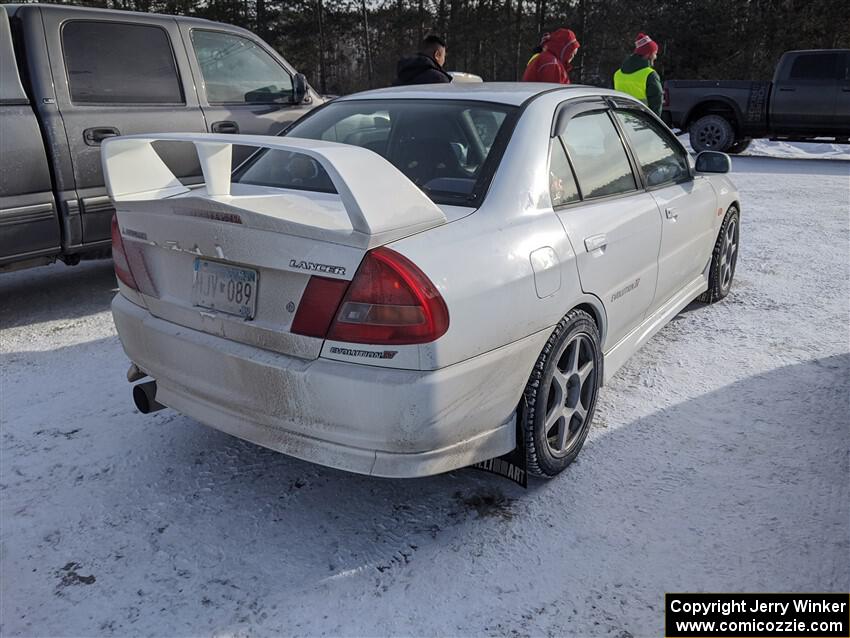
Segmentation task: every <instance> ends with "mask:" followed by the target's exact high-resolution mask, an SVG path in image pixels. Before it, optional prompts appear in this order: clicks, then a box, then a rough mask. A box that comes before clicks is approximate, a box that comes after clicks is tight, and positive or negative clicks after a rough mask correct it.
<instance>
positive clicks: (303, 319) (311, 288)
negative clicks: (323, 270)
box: [289, 276, 348, 339]
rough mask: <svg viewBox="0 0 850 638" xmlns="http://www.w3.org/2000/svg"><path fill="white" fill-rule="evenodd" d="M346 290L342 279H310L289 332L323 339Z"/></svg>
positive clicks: (345, 282)
mask: <svg viewBox="0 0 850 638" xmlns="http://www.w3.org/2000/svg"><path fill="white" fill-rule="evenodd" d="M347 288H348V282H347V281H345V280H344V279H329V278H328V277H316V276H313V277H310V281H308V282H307V288H306V289H305V290H304V294H303V295H301V303H300V304H298V312H296V313H295V319H293V320H292V327H291V328H290V329H289V331H290V332H294V333H295V334H299V335H306V336H308V337H319V338H320V339H324V338H325V335H327V334H328V328H330V325H331V322H332V321H333V319H334V314H336V310H337V308H339V302H340V301H341V300H342V296H343V295H344V294H345V290H346V289H347Z"/></svg>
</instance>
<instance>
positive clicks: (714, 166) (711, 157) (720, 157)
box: [695, 151, 732, 173]
mask: <svg viewBox="0 0 850 638" xmlns="http://www.w3.org/2000/svg"><path fill="white" fill-rule="evenodd" d="M695 170H696V172H697V173H729V172H731V171H732V160H731V159H729V156H728V155H727V154H726V153H718V152H717V151H703V152H702V153H700V154H699V155H697V160H696V167H695Z"/></svg>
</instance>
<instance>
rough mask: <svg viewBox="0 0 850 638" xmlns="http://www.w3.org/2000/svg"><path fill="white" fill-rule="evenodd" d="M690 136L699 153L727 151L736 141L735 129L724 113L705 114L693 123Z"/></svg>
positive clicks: (694, 147) (693, 146)
mask: <svg viewBox="0 0 850 638" xmlns="http://www.w3.org/2000/svg"><path fill="white" fill-rule="evenodd" d="M690 137H691V147H692V148H693V149H694V150H695V151H696V152H697V153H700V152H702V151H725V150H726V149H728V148H729V147H730V146H732V144H733V143H734V142H735V129H734V128H732V124H731V123H730V122H729V120H727V119H726V118H725V117H723V116H722V115H703V116H702V117H701V118H699V119H698V120H697V121H696V122H694V123H693V124H691V129H690Z"/></svg>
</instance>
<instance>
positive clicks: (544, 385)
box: [523, 310, 602, 477]
mask: <svg viewBox="0 0 850 638" xmlns="http://www.w3.org/2000/svg"><path fill="white" fill-rule="evenodd" d="M601 380H602V349H601V347H600V345H599V330H598V328H597V327H596V323H595V322H594V321H593V318H592V317H591V316H590V315H589V314H587V313H586V312H584V311H583V310H572V311H570V312H569V313H568V314H567V315H566V316H565V317H564V318H563V319H561V321H560V322H559V323H558V325H557V326H556V327H555V330H554V332H552V335H551V336H550V337H549V340H548V341H547V342H546V347H544V348H543V352H542V353H541V354H540V357H539V358H538V359H537V362H536V363H535V365H534V370H533V371H532V373H531V378H530V379H529V380H528V385H527V386H526V388H525V398H526V401H527V405H528V410H527V411H526V415H525V423H524V424H523V426H524V427H523V433H524V436H525V449H526V456H527V467H528V471H529V473H531V474H533V475H535V476H542V477H552V476H555V475H556V474H558V473H560V472H562V471H564V469H566V467H567V466H568V465H569V464H570V463H572V462H573V460H575V458H576V456H578V453H579V451H580V450H581V446H582V445H583V444H584V440H585V438H587V433H588V431H589V430H590V423H591V421H592V420H593V411H594V409H595V407H596V396H597V394H598V393H599V384H600V382H601Z"/></svg>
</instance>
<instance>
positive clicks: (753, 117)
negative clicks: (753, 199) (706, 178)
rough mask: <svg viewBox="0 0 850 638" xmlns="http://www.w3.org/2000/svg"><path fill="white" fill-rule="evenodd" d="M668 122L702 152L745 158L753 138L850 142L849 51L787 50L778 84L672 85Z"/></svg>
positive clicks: (666, 95)
mask: <svg viewBox="0 0 850 638" xmlns="http://www.w3.org/2000/svg"><path fill="white" fill-rule="evenodd" d="M663 117H664V120H665V121H666V122H667V124H668V125H670V126H671V127H673V128H678V129H681V130H683V131H688V132H689V133H690V138H691V146H692V147H693V149H694V150H695V151H697V152H699V151H706V150H713V151H725V152H727V153H740V152H741V151H743V150H744V149H745V148H746V147H747V145H749V143H750V140H751V139H752V138H759V137H767V138H770V139H787V140H795V141H808V140H812V139H815V138H830V139H833V140H836V141H838V142H842V143H845V144H846V143H847V142H848V137H850V49H819V50H812V51H788V52H787V53H784V54H783V55H782V57H781V58H780V59H779V64H777V65H776V71H775V73H774V75H773V82H748V81H692V80H670V81H667V82H665V83H664V112H663Z"/></svg>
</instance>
